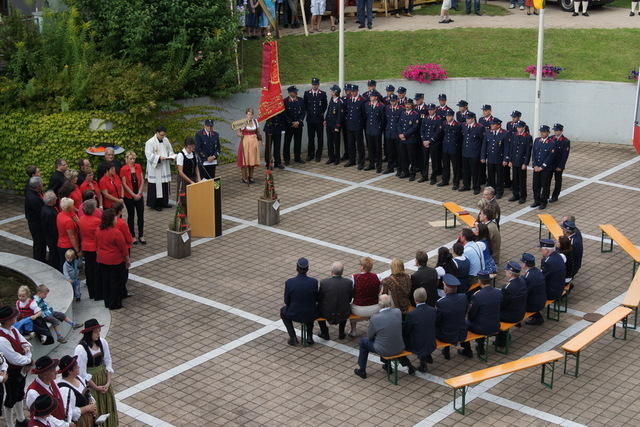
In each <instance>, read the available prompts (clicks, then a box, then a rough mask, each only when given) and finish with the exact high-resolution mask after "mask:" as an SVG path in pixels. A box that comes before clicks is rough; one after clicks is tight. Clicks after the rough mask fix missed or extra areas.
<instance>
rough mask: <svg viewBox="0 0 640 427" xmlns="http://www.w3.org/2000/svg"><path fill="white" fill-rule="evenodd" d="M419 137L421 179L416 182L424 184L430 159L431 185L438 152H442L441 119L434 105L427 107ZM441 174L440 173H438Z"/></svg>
mask: <svg viewBox="0 0 640 427" xmlns="http://www.w3.org/2000/svg"><path fill="white" fill-rule="evenodd" d="M420 137H421V142H422V153H423V163H422V177H421V178H420V179H419V180H418V182H424V181H426V180H427V179H428V178H429V159H431V181H430V183H431V185H433V184H435V183H436V177H437V175H438V166H437V165H438V163H439V162H440V161H441V160H440V158H439V157H438V150H440V151H442V119H441V118H440V116H438V115H436V106H435V104H429V105H427V116H426V117H424V118H423V119H422V122H421V124H420ZM440 173H442V171H440Z"/></svg>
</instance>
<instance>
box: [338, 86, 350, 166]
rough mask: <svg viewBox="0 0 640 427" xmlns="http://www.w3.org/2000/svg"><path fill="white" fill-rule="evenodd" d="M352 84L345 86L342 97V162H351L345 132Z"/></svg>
mask: <svg viewBox="0 0 640 427" xmlns="http://www.w3.org/2000/svg"><path fill="white" fill-rule="evenodd" d="M351 93H352V91H351V84H350V83H347V84H345V85H344V93H343V94H342V96H341V97H340V99H342V157H341V158H340V160H349V144H348V142H347V132H346V130H345V127H344V124H345V116H344V114H345V108H346V106H347V101H348V100H349V97H350V96H351Z"/></svg>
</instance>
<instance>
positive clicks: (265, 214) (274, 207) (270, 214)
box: [258, 199, 280, 225]
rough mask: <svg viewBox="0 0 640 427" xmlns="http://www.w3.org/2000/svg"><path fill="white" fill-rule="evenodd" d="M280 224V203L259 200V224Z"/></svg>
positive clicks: (277, 201)
mask: <svg viewBox="0 0 640 427" xmlns="http://www.w3.org/2000/svg"><path fill="white" fill-rule="evenodd" d="M279 222H280V201H279V200H265V199H258V224H262V225H276V224H278V223H279Z"/></svg>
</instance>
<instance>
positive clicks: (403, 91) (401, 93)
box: [397, 86, 412, 106]
mask: <svg viewBox="0 0 640 427" xmlns="http://www.w3.org/2000/svg"><path fill="white" fill-rule="evenodd" d="M397 92H398V105H400V106H403V105H404V104H405V102H407V101H409V100H411V101H412V99H411V98H407V88H406V87H402V86H400V87H398V91H397Z"/></svg>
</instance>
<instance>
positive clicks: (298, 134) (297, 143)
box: [282, 126, 302, 162]
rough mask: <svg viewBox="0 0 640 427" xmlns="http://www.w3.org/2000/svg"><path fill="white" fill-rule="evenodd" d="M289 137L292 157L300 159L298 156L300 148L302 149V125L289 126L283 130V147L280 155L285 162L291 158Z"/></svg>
mask: <svg viewBox="0 0 640 427" xmlns="http://www.w3.org/2000/svg"><path fill="white" fill-rule="evenodd" d="M291 138H293V158H294V159H295V160H302V158H301V157H300V156H301V154H300V150H302V127H301V126H299V127H297V128H292V127H290V128H288V129H287V130H286V131H285V132H284V148H283V150H282V157H284V161H285V162H288V161H290V160H291Z"/></svg>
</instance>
